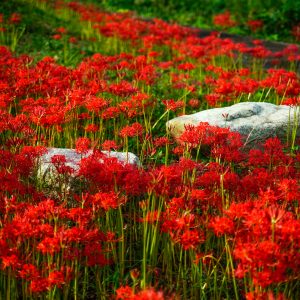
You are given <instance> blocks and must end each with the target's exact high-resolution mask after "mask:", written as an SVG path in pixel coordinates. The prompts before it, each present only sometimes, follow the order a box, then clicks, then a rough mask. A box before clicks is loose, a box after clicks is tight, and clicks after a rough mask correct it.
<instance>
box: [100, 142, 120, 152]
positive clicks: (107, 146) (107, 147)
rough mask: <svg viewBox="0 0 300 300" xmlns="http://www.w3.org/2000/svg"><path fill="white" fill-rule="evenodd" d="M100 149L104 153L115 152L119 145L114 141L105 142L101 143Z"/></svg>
mask: <svg viewBox="0 0 300 300" xmlns="http://www.w3.org/2000/svg"><path fill="white" fill-rule="evenodd" d="M101 147H102V149H103V150H106V151H110V150H117V149H119V148H120V146H119V145H117V143H116V142H115V141H114V140H105V141H104V142H103V143H102V146H101Z"/></svg>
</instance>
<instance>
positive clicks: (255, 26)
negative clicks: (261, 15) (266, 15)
mask: <svg viewBox="0 0 300 300" xmlns="http://www.w3.org/2000/svg"><path fill="white" fill-rule="evenodd" d="M247 25H248V26H249V28H250V30H251V31H252V32H256V31H258V30H260V29H261V28H262V27H263V26H264V22H263V21H262V20H249V21H248V22H247Z"/></svg>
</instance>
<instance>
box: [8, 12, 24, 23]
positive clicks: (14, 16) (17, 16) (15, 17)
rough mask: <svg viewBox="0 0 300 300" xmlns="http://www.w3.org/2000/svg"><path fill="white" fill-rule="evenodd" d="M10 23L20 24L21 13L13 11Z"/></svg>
mask: <svg viewBox="0 0 300 300" xmlns="http://www.w3.org/2000/svg"><path fill="white" fill-rule="evenodd" d="M9 22H10V23H14V24H18V23H20V22H21V15H20V14H19V13H13V14H12V15H11V16H10V18H9Z"/></svg>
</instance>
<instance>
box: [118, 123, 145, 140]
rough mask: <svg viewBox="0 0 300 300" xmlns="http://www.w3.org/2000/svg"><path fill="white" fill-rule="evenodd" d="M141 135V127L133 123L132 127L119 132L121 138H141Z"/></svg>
mask: <svg viewBox="0 0 300 300" xmlns="http://www.w3.org/2000/svg"><path fill="white" fill-rule="evenodd" d="M142 133H143V126H142V125H141V124H140V123H137V122H136V123H133V124H132V125H128V126H125V127H123V128H122V129H121V130H120V133H119V134H120V136H121V137H123V138H124V137H134V136H141V135H142Z"/></svg>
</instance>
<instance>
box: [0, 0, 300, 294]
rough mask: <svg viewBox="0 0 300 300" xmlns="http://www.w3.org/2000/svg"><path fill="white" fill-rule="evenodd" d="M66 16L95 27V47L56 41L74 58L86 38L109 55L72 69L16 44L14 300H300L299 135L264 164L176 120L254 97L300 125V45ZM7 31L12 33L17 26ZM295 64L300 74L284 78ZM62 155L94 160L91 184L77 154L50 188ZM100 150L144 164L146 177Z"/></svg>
mask: <svg viewBox="0 0 300 300" xmlns="http://www.w3.org/2000/svg"><path fill="white" fill-rule="evenodd" d="M36 5H40V3H39V2H37V3H36ZM56 6H57V7H56V8H55V9H56V10H55V12H56V13H57V14H65V17H66V18H75V17H78V18H79V19H80V22H78V26H79V28H80V30H81V31H82V36H78V37H73V39H70V36H68V32H67V30H65V29H64V28H59V29H58V30H57V35H56V36H53V38H54V39H56V40H57V41H60V40H61V41H62V46H63V47H64V55H65V58H66V59H67V58H68V56H69V55H71V54H72V53H71V51H70V48H69V47H70V45H72V47H73V44H74V42H77V41H80V40H87V39H88V40H89V43H90V44H91V47H92V48H93V49H94V50H95V51H96V52H98V53H96V54H94V55H92V56H88V57H86V58H85V59H83V60H82V61H81V62H80V63H79V64H78V65H77V66H74V67H66V66H64V65H62V64H59V63H57V62H56V60H55V58H53V57H45V58H43V59H42V60H39V61H34V58H33V57H30V56H28V55H20V56H16V55H14V53H13V52H11V50H9V48H8V47H5V46H1V47H0V132H1V136H0V141H1V148H0V181H1V185H0V245H1V246H0V259H1V273H0V285H1V286H2V290H1V292H2V294H1V297H2V296H3V297H6V299H16V298H23V299H28V298H32V299H35V298H38V297H42V298H45V299H46V298H47V299H69V298H74V299H85V298H86V299H95V298H99V299H109V298H111V297H116V299H188V298H189V299H224V298H226V299H235V298H236V299H239V298H240V299H244V298H247V299H297V298H299V296H300V295H299V271H300V235H299V230H300V220H299V196H300V195H299V171H300V169H299V166H300V153H299V149H298V140H297V138H296V134H295V133H296V131H297V125H296V124H295V125H294V127H293V128H292V134H291V135H290V136H288V137H287V140H286V141H280V140H279V139H278V138H271V139H269V140H267V141H266V142H265V143H264V145H262V147H261V148H260V149H252V150H250V151H249V152H245V151H243V150H242V146H243V140H242V137H241V136H240V135H239V134H238V133H236V132H231V131H230V130H229V129H227V128H218V127H213V126H209V125H208V124H206V123H201V124H199V126H196V127H187V128H186V131H185V132H184V133H183V134H182V136H181V137H180V139H179V140H177V141H175V140H173V138H172V137H171V136H169V135H168V134H167V133H166V131H165V123H166V121H168V120H169V119H170V118H172V117H174V116H176V115H181V114H188V113H192V112H196V111H199V110H201V109H206V108H212V107H220V106H225V105H230V104H233V103H238V102H240V101H249V100H251V101H268V102H273V103H275V104H288V105H290V106H291V111H293V113H295V114H296V115H297V116H298V114H299V111H298V106H297V105H298V101H299V93H300V81H299V76H298V75H297V73H296V72H294V69H293V68H294V67H295V62H296V61H297V59H299V51H298V48H297V47H293V46H291V47H288V48H287V49H285V50H283V51H282V52H280V53H271V52H270V51H268V50H267V49H265V48H264V47H263V46H262V45H261V44H260V42H259V41H257V42H256V44H255V45H253V47H249V46H246V45H243V44H235V43H233V42H232V41H231V40H228V39H225V40H224V39H220V38H218V36H217V35H214V34H213V35H211V36H208V37H206V38H199V37H198V36H197V32H196V31H195V30H191V29H188V28H184V27H180V26H179V25H176V24H167V23H165V22H163V21H161V20H154V21H153V22H146V21H142V20H140V19H137V18H134V17H133V16H131V15H128V14H107V13H104V12H101V11H98V10H97V9H96V8H95V7H93V6H85V5H82V4H79V3H75V2H71V3H69V4H68V5H67V4H62V3H59V2H57V3H56ZM50 8H51V7H49V9H50ZM75 12H76V13H75ZM19 18H20V20H21V16H19ZM20 20H19V19H18V22H19V21H20ZM7 26H8V27H7V29H6V30H3V32H2V33H1V34H4V35H5V32H8V34H11V32H10V31H9V30H10V29H9V26H16V24H10V25H7ZM75 38H76V39H75ZM14 46H16V45H14ZM78 47H80V43H78ZM281 56H283V57H288V59H289V60H290V62H291V64H290V68H289V69H282V68H281V69H280V68H276V64H277V63H278V61H277V60H276V59H277V58H279V57H281ZM266 57H272V58H273V59H274V68H271V69H267V70H266V69H264V68H263V64H264V59H265V58H266ZM46 147H68V148H76V151H78V153H85V152H87V151H88V150H89V149H93V154H92V155H91V156H90V157H88V158H85V159H82V161H81V164H80V168H79V171H78V174H76V177H77V179H78V182H77V185H78V186H76V188H74V189H66V185H65V183H66V182H67V181H68V178H69V177H70V176H74V170H73V169H72V168H70V167H68V166H66V164H65V158H64V157H62V156H56V157H54V158H53V164H54V166H55V168H56V171H57V176H56V184H54V185H51V186H49V182H47V181H44V180H43V178H40V177H39V176H38V161H39V157H40V156H41V155H42V154H43V153H45V151H46ZM100 150H108V151H110V150H118V151H124V152H128V151H130V152H133V153H135V154H137V155H138V156H139V158H140V161H141V165H142V166H134V165H130V164H124V163H121V162H119V161H118V160H117V159H114V158H107V157H103V155H102V154H101V151H100Z"/></svg>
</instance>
